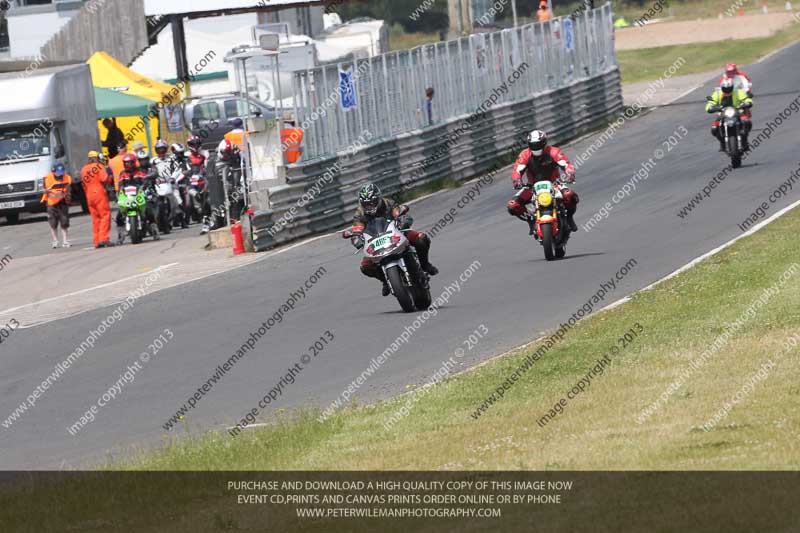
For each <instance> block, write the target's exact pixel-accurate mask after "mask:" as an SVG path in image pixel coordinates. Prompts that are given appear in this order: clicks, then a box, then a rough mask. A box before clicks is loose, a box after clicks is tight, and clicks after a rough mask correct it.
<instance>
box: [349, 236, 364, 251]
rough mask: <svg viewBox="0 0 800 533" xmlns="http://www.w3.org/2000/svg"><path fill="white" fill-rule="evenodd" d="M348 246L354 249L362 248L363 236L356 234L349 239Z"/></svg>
mask: <svg viewBox="0 0 800 533" xmlns="http://www.w3.org/2000/svg"><path fill="white" fill-rule="evenodd" d="M350 244H352V245H353V246H354V247H356V248H363V247H364V236H363V235H362V234H360V233H356V234H355V235H353V236H352V237H350Z"/></svg>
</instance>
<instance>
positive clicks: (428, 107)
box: [425, 87, 433, 126]
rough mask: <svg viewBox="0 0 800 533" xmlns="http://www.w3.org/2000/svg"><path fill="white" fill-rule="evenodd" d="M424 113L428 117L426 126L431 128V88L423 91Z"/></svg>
mask: <svg viewBox="0 0 800 533" xmlns="http://www.w3.org/2000/svg"><path fill="white" fill-rule="evenodd" d="M425 113H426V114H427V116H428V126H433V87H428V88H427V89H425Z"/></svg>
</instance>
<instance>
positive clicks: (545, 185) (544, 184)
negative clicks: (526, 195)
mask: <svg viewBox="0 0 800 533" xmlns="http://www.w3.org/2000/svg"><path fill="white" fill-rule="evenodd" d="M552 186H553V185H552V184H551V183H550V182H549V181H537V182H536V183H535V184H534V185H533V192H535V193H536V194H539V193H540V192H548V191H550V189H551V188H552Z"/></svg>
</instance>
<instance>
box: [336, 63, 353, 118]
mask: <svg viewBox="0 0 800 533" xmlns="http://www.w3.org/2000/svg"><path fill="white" fill-rule="evenodd" d="M339 94H340V100H341V104H342V111H349V110H350V109H355V108H356V84H355V81H354V80H353V67H350V68H348V69H347V70H344V69H341V68H340V69H339Z"/></svg>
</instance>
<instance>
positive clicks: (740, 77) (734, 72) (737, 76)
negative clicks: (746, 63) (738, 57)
mask: <svg viewBox="0 0 800 533" xmlns="http://www.w3.org/2000/svg"><path fill="white" fill-rule="evenodd" d="M726 78H728V79H731V80H733V88H734V89H741V90H743V91H744V92H746V93H747V96H749V97H750V98H752V97H753V80H751V79H750V76H748V75H747V74H745V73H744V71H743V70H739V67H737V66H736V63H728V64H727V65H725V72H723V73H722V76H720V77H719V84H720V85H722V82H723V80H725V79H726Z"/></svg>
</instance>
